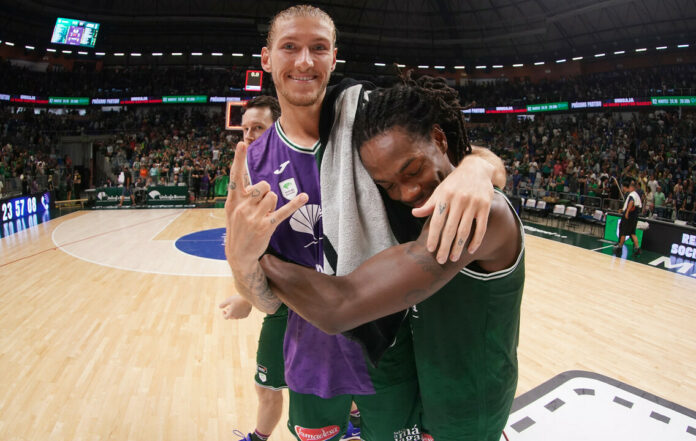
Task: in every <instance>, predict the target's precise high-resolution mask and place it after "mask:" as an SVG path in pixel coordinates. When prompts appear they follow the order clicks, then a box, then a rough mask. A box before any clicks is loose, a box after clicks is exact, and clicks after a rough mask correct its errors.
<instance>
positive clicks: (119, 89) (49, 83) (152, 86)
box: [0, 61, 258, 98]
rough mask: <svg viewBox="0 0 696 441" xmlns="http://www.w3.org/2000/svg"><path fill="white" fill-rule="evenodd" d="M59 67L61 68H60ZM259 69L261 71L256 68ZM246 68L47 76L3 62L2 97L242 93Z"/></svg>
mask: <svg viewBox="0 0 696 441" xmlns="http://www.w3.org/2000/svg"><path fill="white" fill-rule="evenodd" d="M59 67H60V66H59ZM257 68H258V67H257ZM245 74H246V68H241V67H229V68H223V67H215V68H211V67H205V68H204V67H200V66H199V67H191V68H186V67H151V66H136V67H109V68H105V69H102V70H101V71H97V72H95V71H90V70H87V69H85V68H84V67H82V68H76V69H74V70H73V71H71V72H67V71H64V70H61V69H59V68H56V67H55V66H54V67H51V66H49V68H48V69H47V70H46V71H45V72H37V71H33V70H29V69H28V68H26V67H18V66H12V65H11V64H10V62H9V61H5V62H0V84H1V85H2V90H0V93H11V94H29V95H37V96H78V97H79V96H82V97H105V98H106V97H114V96H115V97H121V96H124V97H125V96H147V95H153V96H165V95H220V96H229V95H231V94H232V93H233V92H236V93H239V92H240V91H241V90H242V88H243V87H244V80H245Z"/></svg>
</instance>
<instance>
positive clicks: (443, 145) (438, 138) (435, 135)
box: [430, 124, 447, 153]
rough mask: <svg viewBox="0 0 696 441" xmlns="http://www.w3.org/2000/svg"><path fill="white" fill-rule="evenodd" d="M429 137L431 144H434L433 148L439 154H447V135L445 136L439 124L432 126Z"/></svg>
mask: <svg viewBox="0 0 696 441" xmlns="http://www.w3.org/2000/svg"><path fill="white" fill-rule="evenodd" d="M430 137H431V138H432V140H433V142H435V146H437V149H438V150H440V152H442V153H447V135H445V132H444V131H443V130H442V128H441V127H440V125H439V124H434V125H433V129H432V130H431V131H430Z"/></svg>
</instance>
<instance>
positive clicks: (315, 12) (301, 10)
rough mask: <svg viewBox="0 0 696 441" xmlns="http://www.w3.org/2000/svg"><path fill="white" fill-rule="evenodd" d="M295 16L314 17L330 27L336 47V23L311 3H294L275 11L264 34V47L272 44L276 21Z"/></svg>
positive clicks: (269, 46)
mask: <svg viewBox="0 0 696 441" xmlns="http://www.w3.org/2000/svg"><path fill="white" fill-rule="evenodd" d="M295 17H316V18H318V19H320V20H322V21H324V22H325V23H326V24H328V25H329V27H331V40H332V44H333V46H334V47H336V25H335V24H334V22H333V20H332V19H331V16H329V14H327V13H326V12H324V11H323V10H321V9H319V8H317V7H316V6H311V5H296V6H291V7H289V8H287V9H283V10H282V11H280V12H279V13H277V14H276V15H275V16H274V17H273V18H272V19H271V22H270V25H269V27H268V35H267V36H266V47H267V48H269V49H271V47H272V45H273V38H274V37H275V28H276V23H278V22H279V21H281V20H287V19H290V18H295Z"/></svg>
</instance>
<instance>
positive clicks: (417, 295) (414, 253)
mask: <svg viewBox="0 0 696 441" xmlns="http://www.w3.org/2000/svg"><path fill="white" fill-rule="evenodd" d="M406 254H407V255H408V256H409V257H410V258H411V259H413V260H414V261H415V262H416V263H417V264H419V265H420V267H421V270H422V271H423V272H424V273H426V274H427V275H428V277H427V278H426V279H425V280H424V281H423V282H424V283H425V284H427V287H428V288H427V289H421V288H417V289H413V290H411V291H408V292H407V293H406V294H405V295H404V303H405V305H406V306H408V307H410V306H412V305H415V304H416V303H419V302H421V301H423V299H425V298H427V297H428V294H429V291H431V288H432V287H433V286H434V285H436V284H437V283H438V282H440V278H441V277H442V274H443V272H444V270H443V269H442V266H440V264H439V263H437V261H435V259H434V258H433V256H432V254H431V253H429V252H428V250H427V249H425V247H424V246H423V244H420V243H418V242H413V243H411V244H410V245H409V247H408V248H407V249H406Z"/></svg>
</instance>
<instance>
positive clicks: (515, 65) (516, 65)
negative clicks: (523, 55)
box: [512, 63, 524, 67]
mask: <svg viewBox="0 0 696 441" xmlns="http://www.w3.org/2000/svg"><path fill="white" fill-rule="evenodd" d="M522 66H524V64H522V63H518V64H513V65H512V67H522Z"/></svg>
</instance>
